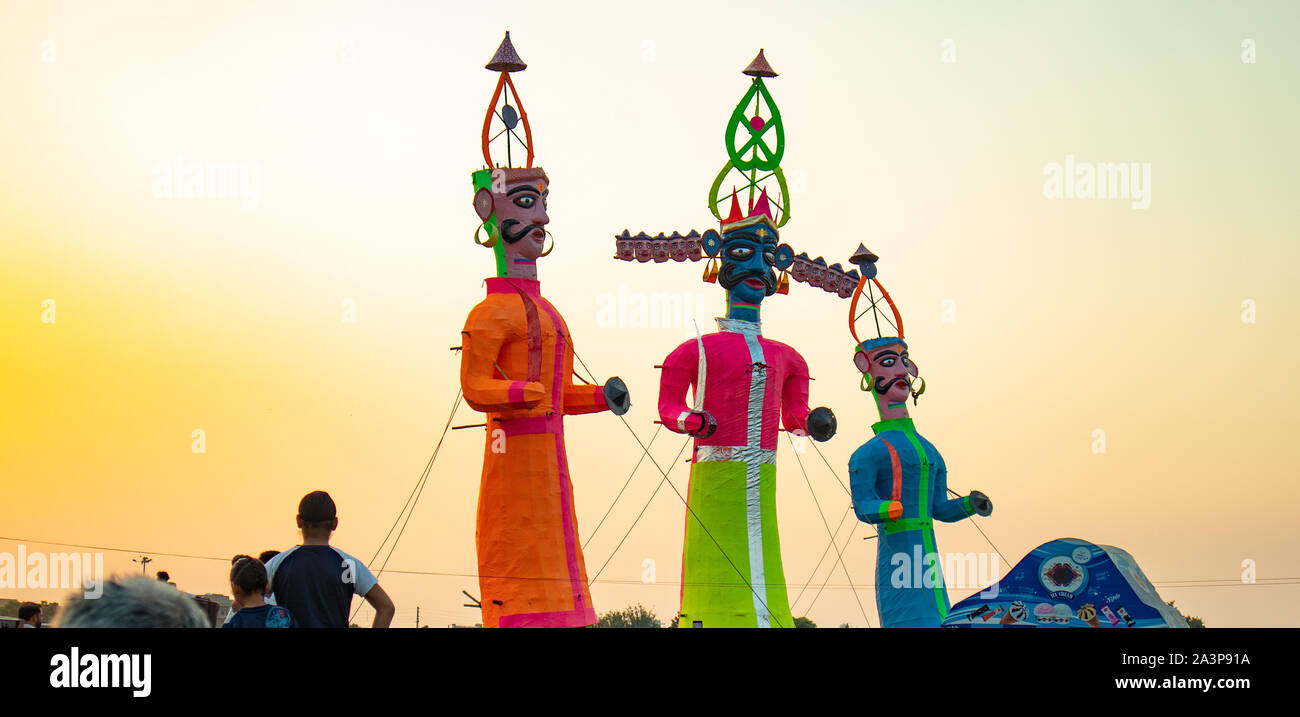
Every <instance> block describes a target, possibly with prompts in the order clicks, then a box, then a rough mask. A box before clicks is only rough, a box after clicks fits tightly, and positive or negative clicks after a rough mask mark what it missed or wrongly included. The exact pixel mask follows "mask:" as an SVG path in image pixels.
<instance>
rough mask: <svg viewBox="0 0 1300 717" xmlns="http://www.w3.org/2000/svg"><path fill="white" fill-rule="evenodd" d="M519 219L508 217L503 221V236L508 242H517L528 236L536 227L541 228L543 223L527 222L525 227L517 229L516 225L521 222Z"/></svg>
mask: <svg viewBox="0 0 1300 717" xmlns="http://www.w3.org/2000/svg"><path fill="white" fill-rule="evenodd" d="M521 223H522V222H520V221H519V220H518V219H507V220H505V221H503V222H501V238H502V239H505V240H506V243H507V244H514V243H515V242H517V241H519V240H520V239H523V238H524V237H526V236H528V235H529V234H530V233H531V232H532V231H533V230H534V229H541V228H542V225H541V224H526V225H524V228H523V229H515V226H517V225H519V224H521Z"/></svg>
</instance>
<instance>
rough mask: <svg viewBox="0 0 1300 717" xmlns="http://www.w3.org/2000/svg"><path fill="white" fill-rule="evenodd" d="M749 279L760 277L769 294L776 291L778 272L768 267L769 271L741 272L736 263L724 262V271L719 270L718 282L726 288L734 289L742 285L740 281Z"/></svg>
mask: <svg viewBox="0 0 1300 717" xmlns="http://www.w3.org/2000/svg"><path fill="white" fill-rule="evenodd" d="M747 279H758V280H759V281H761V282H763V286H764V287H765V288H766V293H767V295H768V296H771V295H772V294H775V293H776V272H774V271H772V270H771V269H768V270H767V271H746V272H744V273H740V272H739V271H738V270H737V269H736V265H735V264H730V263H725V262H724V263H723V265H722V271H720V272H718V283H719V284H721V285H722V288H724V289H734V288H736V287H737V286H740V282H742V281H745V280H747Z"/></svg>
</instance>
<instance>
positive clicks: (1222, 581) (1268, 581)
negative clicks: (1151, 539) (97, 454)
mask: <svg viewBox="0 0 1300 717" xmlns="http://www.w3.org/2000/svg"><path fill="white" fill-rule="evenodd" d="M0 540H4V541H9V542H14V543H37V544H40V545H61V546H64V547H69V548H86V549H88V550H103V551H107V552H114V553H137V554H138V553H144V554H147V555H162V556H166V557H173V558H189V559H193V560H217V561H221V562H223V563H229V562H230V559H229V558H217V557H213V556H210V555H189V554H183V553H165V552H160V551H155V550H133V549H127V548H113V547H108V546H103V545H83V544H79V543H63V542H59V541H54V540H36V539H32V538H10V537H5V536H0ZM385 572H388V573H394V574H398V575H424V576H429V577H455V578H478V577H479V574H478V573H461V572H450V571H437V570H399V569H397V568H391V569H389V570H386V571H385ZM487 577H496V578H512V579H517V580H560V581H562V582H568V578H567V577H565V578H550V577H522V576H506V575H496V576H491V575H489V576H487ZM592 582H597V581H594V580H593V581H592ZM599 582H601V583H605V584H610V585H646V586H648V587H649V586H670V587H680V586H681V584H682V583H681V582H678V581H655V582H653V583H647V582H644V581H641V580H633V579H620V578H604V579H602V580H600V581H599ZM688 584H689V585H718V586H722V585H730V584H731V583H712V582H694V581H692V582H690V583H688ZM1151 584H1152V585H1155V586H1157V587H1235V586H1243V587H1244V586H1260V587H1264V586H1270V585H1300V575H1296V576H1284V577H1276V578H1256V579H1255V580H1254V581H1253V582H1243V581H1242V580H1241V579H1240V578H1200V579H1194V580H1153V581H1152V583H1151ZM787 585H790V586H793V587H800V586H812V585H819V584H818V583H815V582H809V583H787ZM820 585H824V586H825V587H826V588H827V589H844V590H848V589H857V590H873V589H874V587H873V586H867V585H858V586H856V587H855V586H852V585H849V584H847V583H821V584H820ZM820 585H819V586H820ZM948 587H960V586H952V585H949V586H948ZM971 589H978V587H977V586H972V587H971Z"/></svg>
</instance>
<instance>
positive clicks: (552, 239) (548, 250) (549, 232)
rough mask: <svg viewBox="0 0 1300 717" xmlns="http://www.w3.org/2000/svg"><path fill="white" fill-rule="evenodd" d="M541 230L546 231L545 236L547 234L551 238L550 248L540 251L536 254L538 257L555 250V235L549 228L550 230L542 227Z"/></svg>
mask: <svg viewBox="0 0 1300 717" xmlns="http://www.w3.org/2000/svg"><path fill="white" fill-rule="evenodd" d="M542 231H544V232H546V236H548V237H550V238H551V248H550V249H547V250H546V251H544V252H542V253H541V254H538V255H537V256H538V258H541V257H544V256H546V255H547V254H550V253H551V252H553V251H555V235H554V234H552V233H551V230H550V229H543V230H542Z"/></svg>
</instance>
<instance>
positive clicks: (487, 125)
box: [473, 30, 549, 276]
mask: <svg viewBox="0 0 1300 717" xmlns="http://www.w3.org/2000/svg"><path fill="white" fill-rule="evenodd" d="M484 67H485V68H486V69H488V70H491V71H493V72H497V73H499V75H500V76H499V77H498V78H497V84H496V89H494V90H493V91H492V99H491V101H489V102H488V107H487V114H486V115H484V117H483V136H482V144H483V162H484V163H485V165H486V166H485V167H484V168H483V169H480V170H477V171H475V172H474V175H473V183H474V192H475V198H474V202H475V209H477V210H478V211H479V214H480V215H481V216H482V215H486V214H487V213H488V212H490V211H491V207H492V199H491V196H490V194H497V193H501V192H502V191H504V185H505V183H506V182H518V181H523V180H536V181H537V182H538V183H539V184H545V183H546V182H547V181H548V179H547V177H546V172H545V170H543V169H542V168H541V167H534V166H533V131H532V128H531V127H530V126H529V124H528V113H527V112H525V111H524V103H523V100H522V99H520V97H519V91H518V90H516V89H515V83H514V81H513V80H511V79H510V74H511V73H513V72H523V71H524V70H525V69H527V68H528V65H527V64H526V63H525V62H524V61H523V60H521V59H520V58H519V53H518V52H516V51H515V46H514V43H512V42H511V41H510V31H509V30H507V31H506V36H505V38H504V39H502V40H501V44H500V46H498V47H497V51H496V54H494V55H493V56H492V59H491V60H490V61H489V62H488V63H487V64H486V65H484ZM512 98H513V101H514V104H513V105H512V104H511V100H512ZM516 105H517V107H516ZM494 118H495V120H496V122H494V121H493V120H494ZM495 125H499V126H500V129H499V130H497V131H496V132H495V133H494V132H493V130H494V129H495ZM520 125H522V129H523V136H522V137H520V136H519V132H518V130H519V129H520ZM494 143H495V144H496V148H497V150H498V152H499V151H500V149H501V145H502V144H504V145H505V164H502V163H501V162H500V161H497V160H500V159H501V157H500V155H499V154H498V156H497V157H496V160H494V159H493V156H492V148H493V144H494ZM516 145H518V148H516ZM520 150H522V153H523V155H524V156H523V165H522V166H515V164H514V162H515V161H516V159H515V157H516V156H517V155H519V154H520V153H521V152H520ZM484 189H486V190H488V193H487V194H484V193H481V190H484ZM480 230H486V232H487V238H486V239H479V232H480ZM474 241H475V242H476V243H478V244H481V245H482V246H485V247H488V248H490V249H492V251H493V253H494V254H495V255H496V264H497V275H498V276H505V275H506V259H505V248H504V246H503V245H502V243H501V234H500V227H499V226H498V221H497V216H496V214H495V213H493V214H492V215H491V216H489V217H488V218H487V219H484V220H483V221H482V223H481V224H480V225H479V227H478V229H475V231H474ZM547 253H549V250H548V252H547ZM543 256H545V254H543Z"/></svg>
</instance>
